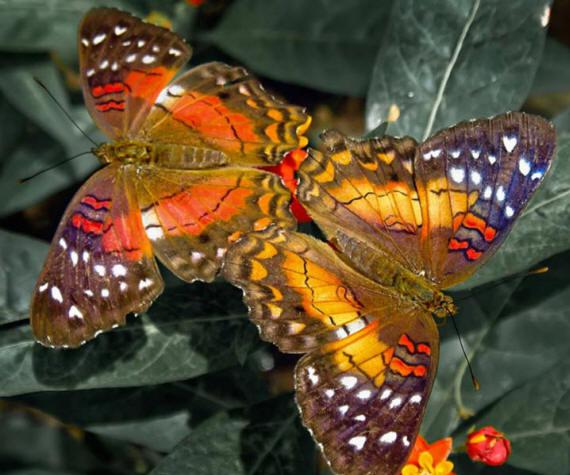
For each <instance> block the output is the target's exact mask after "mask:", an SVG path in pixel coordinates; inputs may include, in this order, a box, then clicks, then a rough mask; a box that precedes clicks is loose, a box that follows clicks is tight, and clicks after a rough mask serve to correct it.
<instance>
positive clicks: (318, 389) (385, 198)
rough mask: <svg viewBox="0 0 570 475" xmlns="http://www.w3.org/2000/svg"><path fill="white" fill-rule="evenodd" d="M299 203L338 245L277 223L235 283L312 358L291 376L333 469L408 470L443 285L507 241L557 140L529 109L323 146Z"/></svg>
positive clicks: (246, 243)
mask: <svg viewBox="0 0 570 475" xmlns="http://www.w3.org/2000/svg"><path fill="white" fill-rule="evenodd" d="M322 138H323V140H324V143H325V146H326V148H327V150H326V153H324V154H323V153H320V152H318V151H310V153H309V158H308V159H306V160H305V162H304V163H303V164H302V166H301V168H300V184H299V188H298V195H299V199H300V201H301V202H302V203H303V205H304V206H305V208H306V209H307V210H308V211H309V214H310V215H311V216H312V218H313V219H314V220H315V222H316V223H317V224H318V225H319V227H320V228H321V230H322V231H323V232H324V234H325V236H326V237H327V239H328V240H329V243H330V244H331V245H330V246H329V245H327V244H325V243H324V242H322V241H319V240H317V239H314V238H312V237H310V236H306V235H303V234H299V233H296V232H294V231H289V230H283V229H279V228H277V227H275V226H271V227H269V228H267V229H266V230H263V231H261V232H256V233H251V234H249V235H247V236H244V237H242V238H241V239H240V240H238V241H237V242H236V243H235V244H234V245H233V246H232V247H231V248H230V249H229V251H228V253H227V256H226V260H225V263H224V269H223V273H224V275H225V277H226V278H227V279H228V280H229V281H230V282H232V283H234V284H236V285H238V286H239V287H241V288H242V289H243V291H244V299H245V302H246V304H247V305H248V306H249V308H250V316H251V318H252V320H253V321H254V322H255V323H256V324H257V325H258V327H259V329H260V332H261V335H262V337H263V338H265V339H266V340H269V341H271V342H273V343H275V344H276V345H277V346H278V347H279V348H280V349H281V350H283V351H286V352H291V353H308V354H307V355H305V356H304V357H303V358H301V360H300V361H299V362H298V364H297V367H296V370H295V381H296V396H297V402H298V405H299V408H300V410H301V415H302V418H303V421H304V423H305V425H306V426H307V427H308V428H309V430H310V431H311V432H312V434H313V437H314V439H315V440H316V441H317V442H318V443H319V444H320V445H321V447H322V450H323V452H324V455H325V457H326V458H327V460H328V462H329V463H330V465H331V467H332V469H333V470H334V471H335V473H338V474H342V475H372V474H380V473H381V474H396V473H399V471H400V469H401V466H402V464H404V463H405V461H406V459H407V457H408V455H409V453H410V450H411V449H412V447H413V445H414V441H415V439H416V436H417V434H418V431H419V428H420V423H421V421H422V416H423V413H424V410H425V407H426V403H427V401H428V397H429V394H430V391H431V387H432V383H433V380H434V377H435V374H436V369H437V362H438V353H439V334H438V331H437V327H436V324H435V321H434V318H432V316H435V317H445V316H448V315H452V314H454V313H455V312H456V307H455V304H454V303H453V300H452V298H451V297H450V296H448V295H446V294H444V293H443V292H442V289H446V288H448V287H451V286H452V285H454V284H457V283H459V282H462V281H464V280H465V279H467V278H468V277H469V276H470V275H471V274H472V273H473V272H474V271H475V270H476V269H477V268H478V267H479V266H480V265H481V264H483V263H484V262H486V261H487V260H488V259H489V257H490V256H491V255H493V254H494V252H495V251H496V250H497V248H498V247H499V245H500V244H501V243H502V242H503V241H504V240H505V238H506V236H507V234H508V232H509V231H510V229H511V227H512V225H513V223H514V222H515V220H516V218H517V216H518V215H519V214H520V212H521V211H522V209H523V208H524V207H525V205H526V203H527V202H528V200H529V198H530V197H531V196H532V194H533V192H534V191H535V189H536V188H537V186H538V185H539V184H540V183H541V181H542V179H543V177H544V175H545V173H546V172H547V170H548V168H549V166H550V163H551V159H552V156H553V153H554V148H555V131H554V128H553V126H552V125H551V124H550V123H549V122H547V121H546V120H544V119H542V118H539V117H536V116H531V115H526V114H524V113H507V114H504V115H501V116H498V117H495V118H492V119H484V120H475V121H471V122H464V123H460V124H458V125H456V126H454V127H451V128H449V129H446V130H443V131H441V132H439V133H437V134H435V135H434V136H432V137H431V138H429V139H428V140H427V141H425V142H424V143H422V144H418V143H417V142H416V141H415V140H414V139H412V138H409V137H405V138H394V137H389V136H385V137H382V138H374V139H370V140H362V141H361V140H355V139H351V138H347V137H345V136H343V135H342V134H340V133H339V132H335V131H328V132H325V133H324V134H323V135H322Z"/></svg>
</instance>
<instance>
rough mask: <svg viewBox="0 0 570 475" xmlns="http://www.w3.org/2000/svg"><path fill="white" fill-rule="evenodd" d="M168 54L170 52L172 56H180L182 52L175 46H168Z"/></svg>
mask: <svg viewBox="0 0 570 475" xmlns="http://www.w3.org/2000/svg"><path fill="white" fill-rule="evenodd" d="M168 54H171V55H172V56H180V55H181V54H182V51H180V50H179V49H176V48H170V49H169V50H168Z"/></svg>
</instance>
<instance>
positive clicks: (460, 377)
mask: <svg viewBox="0 0 570 475" xmlns="http://www.w3.org/2000/svg"><path fill="white" fill-rule="evenodd" d="M548 263H549V264H550V265H551V271H550V272H548V273H546V274H542V275H538V276H529V277H527V278H526V279H524V280H523V281H522V284H520V286H518V288H517V290H516V292H514V293H512V290H513V289H514V288H515V287H517V285H516V284H517V282H511V283H505V284H502V285H500V286H498V287H495V288H494V289H490V290H487V291H485V292H481V293H479V294H475V295H472V296H471V297H470V298H469V299H467V300H461V301H459V304H460V308H461V313H460V315H459V317H458V324H459V325H460V327H461V330H462V333H463V337H464V341H465V343H466V349H467V353H468V355H469V356H470V358H471V363H472V365H473V368H474V371H475V374H476V375H477V376H478V378H479V380H480V382H481V390H480V391H479V392H476V391H474V390H473V388H472V386H471V381H470V378H469V376H468V372H467V367H466V363H465V361H464V359H463V356H462V354H461V352H460V351H459V347H458V343H457V341H456V339H455V338H450V336H451V335H450V334H449V333H448V334H447V338H446V337H445V336H444V340H443V343H442V345H441V361H440V366H439V372H438V376H437V378H436V384H435V386H434V390H433V393H432V396H431V398H430V403H429V406H428V414H427V416H426V419H425V423H424V426H423V427H422V431H423V432H424V433H427V434H428V435H429V437H430V438H439V437H443V436H445V435H450V434H452V432H453V431H454V430H456V429H457V428H458V427H459V426H460V425H461V423H462V420H461V418H460V417H459V413H458V409H459V408H462V409H463V411H464V412H469V413H472V414H476V415H477V414H478V413H479V412H480V411H482V410H485V409H486V408H488V407H490V406H491V405H492V404H493V403H494V402H496V401H497V400H499V399H501V398H502V397H505V395H507V394H509V393H510V392H512V391H514V390H516V389H517V388H519V387H521V386H523V385H525V384H530V382H531V381H533V379H534V378H536V377H540V375H542V374H543V373H544V372H545V371H548V370H549V369H550V368H552V367H553V365H556V364H558V362H559V361H560V360H561V359H564V358H567V357H568V335H569V334H570V310H569V308H568V301H569V300H570V282H569V281H568V277H567V276H568V272H569V271H570V253H568V252H567V253H565V254H561V255H559V256H556V257H554V258H553V259H552V260H551V261H549V262H548ZM533 417H534V415H533V413H532V412H531V411H520V412H519V418H520V420H521V421H525V423H526V425H527V426H528V427H532V426H533ZM488 422H491V421H488ZM472 423H473V422H471V421H470V422H469V423H468V424H467V425H471V424H472ZM492 424H493V425H497V424H495V423H494V422H493V423H492ZM478 425H480V424H479V423H478ZM499 428H501V429H502V427H500V426H499ZM535 454H536V452H535ZM538 458H540V460H542V459H543V458H542V456H540V457H538V455H537V459H538Z"/></svg>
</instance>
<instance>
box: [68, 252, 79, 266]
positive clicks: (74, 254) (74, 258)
mask: <svg viewBox="0 0 570 475" xmlns="http://www.w3.org/2000/svg"><path fill="white" fill-rule="evenodd" d="M69 257H70V258H71V263H72V264H73V267H75V266H76V265H77V262H78V261H79V254H77V252H75V251H71V252H70V253H69Z"/></svg>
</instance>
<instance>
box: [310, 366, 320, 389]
mask: <svg viewBox="0 0 570 475" xmlns="http://www.w3.org/2000/svg"><path fill="white" fill-rule="evenodd" d="M307 377H308V378H309V381H311V384H312V385H313V386H314V385H315V384H317V383H318V382H319V379H320V378H319V375H318V374H317V371H316V370H315V368H313V367H312V366H309V367H308V368H307Z"/></svg>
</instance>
